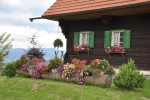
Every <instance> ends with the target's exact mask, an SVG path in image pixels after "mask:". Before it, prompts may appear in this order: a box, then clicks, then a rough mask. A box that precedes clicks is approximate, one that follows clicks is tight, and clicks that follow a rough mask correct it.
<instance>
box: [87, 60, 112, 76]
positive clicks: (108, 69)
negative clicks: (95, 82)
mask: <svg viewBox="0 0 150 100" xmlns="http://www.w3.org/2000/svg"><path fill="white" fill-rule="evenodd" d="M90 67H91V68H93V69H94V71H96V72H97V73H99V71H98V70H100V71H103V72H105V74H111V75H114V74H115V71H114V69H113V67H112V66H110V64H109V63H108V61H107V60H105V59H103V60H100V59H94V60H92V61H91V63H90ZM95 69H96V70H95Z"/></svg>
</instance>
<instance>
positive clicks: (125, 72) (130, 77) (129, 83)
mask: <svg viewBox="0 0 150 100" xmlns="http://www.w3.org/2000/svg"><path fill="white" fill-rule="evenodd" d="M113 81H114V84H115V86H117V87H119V88H125V89H134V88H143V86H144V81H145V77H144V76H143V75H142V74H140V73H139V71H137V70H136V66H135V64H134V61H133V60H132V59H129V60H128V63H127V64H123V65H122V66H121V67H120V69H119V73H118V74H117V75H116V76H115V77H114V79H113Z"/></svg>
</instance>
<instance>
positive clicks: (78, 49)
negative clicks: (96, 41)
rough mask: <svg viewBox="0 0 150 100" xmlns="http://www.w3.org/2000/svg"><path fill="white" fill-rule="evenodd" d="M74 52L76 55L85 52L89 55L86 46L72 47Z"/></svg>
mask: <svg viewBox="0 0 150 100" xmlns="http://www.w3.org/2000/svg"><path fill="white" fill-rule="evenodd" d="M73 48H74V51H76V52H77V53H78V54H79V53H80V52H87V54H88V55H89V52H90V49H89V47H88V46H87V44H81V45H74V47H73Z"/></svg>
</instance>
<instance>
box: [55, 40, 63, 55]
mask: <svg viewBox="0 0 150 100" xmlns="http://www.w3.org/2000/svg"><path fill="white" fill-rule="evenodd" d="M53 45H54V48H56V47H57V51H55V57H57V55H58V49H59V47H63V42H62V40H61V39H56V40H54V43H53ZM62 56H63V52H61V57H62Z"/></svg>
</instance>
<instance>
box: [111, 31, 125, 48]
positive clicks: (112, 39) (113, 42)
mask: <svg viewBox="0 0 150 100" xmlns="http://www.w3.org/2000/svg"><path fill="white" fill-rule="evenodd" d="M121 32H124V31H112V36H111V46H113V47H115V46H119V45H120V44H121V43H123V41H120V38H121V36H120V34H121ZM116 33H119V34H118V36H117V37H116V38H117V45H115V41H114V38H115V34H116ZM122 38H123V37H122Z"/></svg>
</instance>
